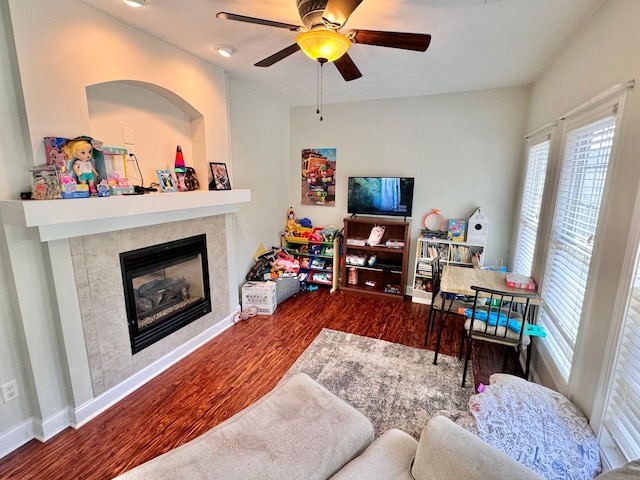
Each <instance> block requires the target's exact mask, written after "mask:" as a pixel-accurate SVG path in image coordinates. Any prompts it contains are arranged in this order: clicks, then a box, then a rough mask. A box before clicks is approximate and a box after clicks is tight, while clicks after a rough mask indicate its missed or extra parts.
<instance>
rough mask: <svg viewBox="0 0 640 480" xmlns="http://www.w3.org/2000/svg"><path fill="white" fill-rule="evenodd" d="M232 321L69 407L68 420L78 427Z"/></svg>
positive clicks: (200, 344)
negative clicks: (85, 400) (118, 382)
mask: <svg viewBox="0 0 640 480" xmlns="http://www.w3.org/2000/svg"><path fill="white" fill-rule="evenodd" d="M232 325H233V322H232V321H231V316H229V317H227V318H225V319H224V320H222V321H221V322H218V323H217V324H215V325H214V326H212V327H210V328H209V329H207V330H205V331H204V332H202V333H201V334H199V335H197V336H195V337H194V338H192V339H191V340H189V341H188V342H186V343H185V344H183V345H182V346H180V347H178V348H176V349H175V350H173V351H172V352H170V353H168V354H167V355H165V356H164V357H162V358H160V359H158V360H156V361H155V362H153V363H152V364H151V365H149V366H147V367H145V368H143V369H142V370H140V371H139V372H136V373H135V374H133V375H132V376H131V377H129V378H128V379H126V380H125V381H123V382H121V383H120V384H118V385H116V386H115V387H112V388H110V389H109V390H107V391H106V392H104V393H103V394H101V395H99V396H98V397H96V398H93V399H91V400H89V401H88V402H86V403H84V404H83V405H80V406H79V407H77V408H75V409H71V412H70V413H71V421H70V424H69V425H70V426H72V427H73V428H80V427H81V426H82V425H84V424H85V423H87V422H88V421H90V420H92V419H93V418H95V417H96V416H98V415H100V414H101V413H102V412H104V411H105V410H107V409H108V408H110V407H112V406H113V405H115V404H116V403H118V402H119V401H120V400H122V399H123V398H125V397H126V396H127V395H129V394H131V393H133V392H135V391H136V390H137V389H138V388H140V387H141V386H142V385H144V384H145V383H147V382H148V381H150V380H152V379H153V378H155V377H156V376H158V375H159V374H161V373H162V372H164V371H165V370H166V369H167V368H169V367H171V366H172V365H174V364H175V363H177V362H178V361H180V360H182V359H183V358H184V357H186V356H187V355H189V354H190V353H191V352H193V351H194V350H196V349H198V348H200V347H201V346H202V345H204V344H205V343H207V342H208V341H209V340H211V339H213V338H215V337H216V336H218V335H220V333H222V332H224V331H225V330H226V329H227V328H229V327H231V326H232Z"/></svg>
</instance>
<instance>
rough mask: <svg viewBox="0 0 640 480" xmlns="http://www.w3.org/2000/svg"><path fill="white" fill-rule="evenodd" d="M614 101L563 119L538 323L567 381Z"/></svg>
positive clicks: (601, 189)
mask: <svg viewBox="0 0 640 480" xmlns="http://www.w3.org/2000/svg"><path fill="white" fill-rule="evenodd" d="M616 114H617V103H616V104H615V105H612V104H609V106H608V107H606V108H605V107H602V108H599V109H597V110H595V109H594V110H592V111H590V112H588V113H587V114H584V115H582V116H581V117H577V118H575V119H570V120H567V122H566V125H565V130H564V131H565V134H564V138H563V145H564V148H563V157H562V163H561V170H560V172H559V181H558V188H557V194H556V200H555V211H554V216H553V225H552V227H551V236H550V239H549V250H548V254H547V259H546V267H545V272H544V279H543V282H542V292H541V293H542V298H543V299H544V305H543V306H542V307H541V308H540V312H539V322H540V323H541V324H542V325H544V326H545V328H546V329H547V333H548V335H547V337H546V338H545V339H544V344H545V346H546V347H547V350H548V352H549V354H550V355H551V356H552V358H553V360H554V362H555V365H556V366H557V368H558V371H559V373H560V375H561V376H562V378H563V379H564V381H565V382H567V383H568V381H569V375H570V373H571V362H572V359H573V352H574V347H575V342H576V338H577V335H578V328H579V326H580V319H581V316H582V306H583V301H584V296H585V291H586V288H587V280H588V276H589V266H590V264H591V255H592V249H593V241H594V238H595V235H596V230H597V225H598V215H599V213H600V203H601V201H602V197H603V192H604V186H605V180H606V177H607V170H608V166H609V158H610V155H611V149H612V145H613V138H614V132H615V126H616Z"/></svg>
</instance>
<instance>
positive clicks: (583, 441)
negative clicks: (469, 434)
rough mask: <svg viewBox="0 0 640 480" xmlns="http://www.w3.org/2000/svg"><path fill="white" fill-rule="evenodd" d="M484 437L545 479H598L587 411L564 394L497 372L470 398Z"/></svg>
mask: <svg viewBox="0 0 640 480" xmlns="http://www.w3.org/2000/svg"><path fill="white" fill-rule="evenodd" d="M469 411H470V413H471V414H472V415H473V416H474V417H475V419H476V424H477V429H478V435H479V436H480V438H482V439H483V440H485V441H486V442H488V443H489V444H491V445H493V446H495V447H496V448H498V449H499V450H501V451H503V452H505V453H506V454H508V455H509V456H511V457H512V458H514V459H516V460H518V461H519V462H520V463H522V464H524V465H526V466H528V467H529V468H531V469H532V470H534V471H535V472H538V473H539V474H540V475H542V476H543V477H545V478H547V479H550V480H556V479H558V478H580V479H584V480H588V479H593V478H594V477H595V476H596V475H597V474H598V473H599V472H600V453H599V449H598V441H597V438H596V437H595V435H594V433H593V431H592V430H591V427H589V424H588V422H587V419H586V418H585V416H584V415H583V414H582V412H581V411H580V410H579V409H578V407H576V406H575V405H574V404H573V403H572V402H571V401H569V400H568V399H567V398H566V397H565V396H564V395H562V394H560V393H558V392H555V391H553V390H551V389H548V388H546V387H544V386H542V385H538V384H535V383H532V382H528V381H526V380H524V379H522V378H519V377H515V376H513V375H507V374H493V375H492V376H491V377H490V379H489V385H487V386H486V387H485V389H484V391H483V392H482V393H479V394H477V395H472V396H471V398H470V399H469Z"/></svg>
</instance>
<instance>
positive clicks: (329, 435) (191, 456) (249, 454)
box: [118, 373, 373, 480]
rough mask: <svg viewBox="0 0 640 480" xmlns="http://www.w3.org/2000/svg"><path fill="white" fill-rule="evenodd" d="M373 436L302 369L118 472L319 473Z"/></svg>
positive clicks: (137, 475)
mask: <svg viewBox="0 0 640 480" xmlns="http://www.w3.org/2000/svg"><path fill="white" fill-rule="evenodd" d="M372 440H373V425H372V424H371V422H370V421H369V420H368V419H367V418H366V417H365V416H364V415H362V414H361V413H360V412H358V411H357V410H356V409H355V408H353V407H352V406H351V405H349V404H348V403H346V402H344V401H343V400H341V399H339V398H338V397H336V396H335V395H334V394H333V393H331V392H329V391H328V390H327V389H326V388H324V387H322V386H321V385H320V384H318V383H316V382H315V381H313V380H312V379H311V378H309V377H308V376H307V375H305V374H304V373H300V374H297V375H295V376H293V377H291V378H289V379H288V380H286V381H285V382H284V383H282V384H281V385H280V386H278V387H277V388H275V389H274V390H272V391H271V392H269V393H268V394H266V395H265V396H264V397H262V398H261V399H260V400H258V401H257V402H255V403H254V404H252V405H250V406H248V407H247V408H245V409H244V410H242V411H241V412H239V413H237V414H236V415H234V416H233V417H231V418H229V419H228V420H226V421H224V422H222V423H221V424H219V425H218V426H216V427H214V428H212V429H211V430H209V431H208V432H206V433H204V434H203V435H201V436H200V437H198V438H196V439H194V440H192V441H190V442H188V443H186V444H184V445H182V446H180V447H178V448H176V449H174V450H172V451H169V452H167V453H165V454H163V455H161V456H159V457H157V458H155V459H153V460H151V461H149V462H147V463H145V464H143V465H140V466H139V467H136V468H134V469H133V470H130V471H129V472H126V473H125V474H123V475H121V476H120V477H118V479H119V480H132V479H148V480H151V479H153V480H164V479H166V480H168V479H171V480H186V479H194V478H197V479H199V480H204V479H222V478H223V479H225V480H235V479H238V480H240V479H243V480H246V479H249V478H251V479H268V480H280V479H283V478H286V479H300V480H310V479H326V478H328V477H330V476H331V475H333V474H334V473H335V472H337V471H338V470H339V469H340V468H341V467H342V466H343V465H344V464H346V463H347V462H349V461H350V460H351V459H352V458H354V457H355V456H357V455H358V454H360V453H361V452H362V451H363V450H364V449H365V448H366V447H367V446H369V444H370V443H371V442H372Z"/></svg>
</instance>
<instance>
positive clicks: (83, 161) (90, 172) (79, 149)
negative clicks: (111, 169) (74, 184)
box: [61, 139, 98, 193]
mask: <svg viewBox="0 0 640 480" xmlns="http://www.w3.org/2000/svg"><path fill="white" fill-rule="evenodd" d="M61 148H62V151H63V152H64V154H65V155H66V156H67V159H69V160H70V162H71V170H72V171H73V173H74V174H75V175H76V177H77V178H78V183H79V184H88V185H89V191H90V192H91V193H96V192H97V190H96V179H97V178H98V172H97V170H96V167H95V165H94V163H93V147H92V146H91V144H90V143H89V142H87V141H86V140H82V139H74V140H69V141H68V142H67V143H66V144H65V145H63V146H62V147H61Z"/></svg>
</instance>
